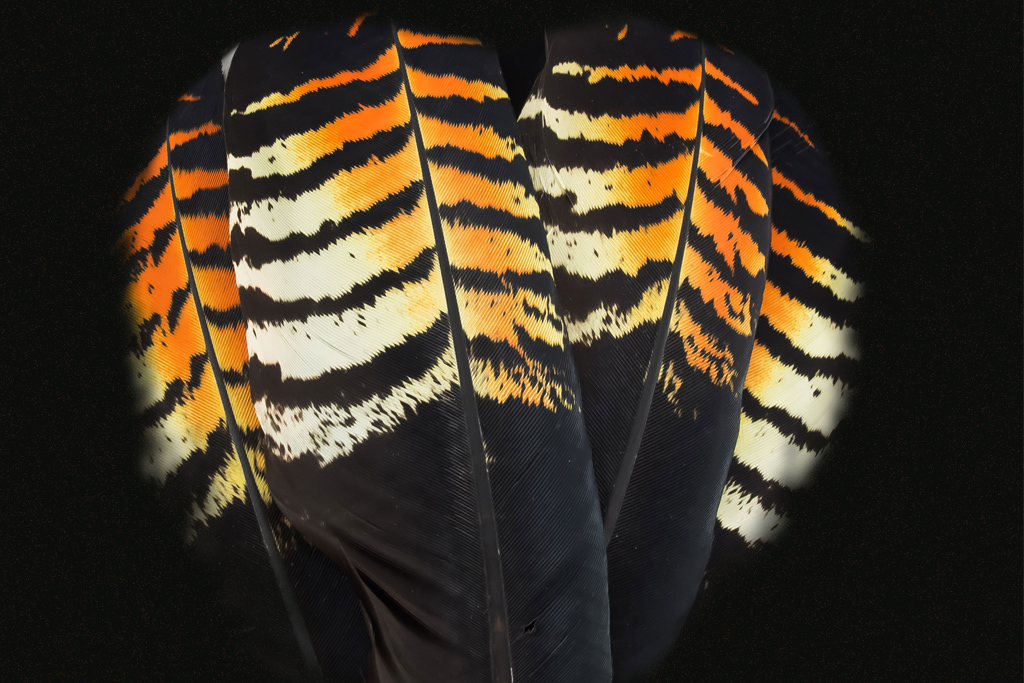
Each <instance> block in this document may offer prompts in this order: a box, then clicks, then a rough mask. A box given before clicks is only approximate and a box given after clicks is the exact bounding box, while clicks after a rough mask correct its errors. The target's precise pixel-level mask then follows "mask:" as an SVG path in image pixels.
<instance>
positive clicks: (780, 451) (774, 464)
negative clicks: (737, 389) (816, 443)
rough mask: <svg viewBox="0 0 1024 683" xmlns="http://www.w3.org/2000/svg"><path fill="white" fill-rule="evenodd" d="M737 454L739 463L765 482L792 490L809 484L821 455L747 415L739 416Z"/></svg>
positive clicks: (765, 421)
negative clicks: (778, 484) (774, 483)
mask: <svg viewBox="0 0 1024 683" xmlns="http://www.w3.org/2000/svg"><path fill="white" fill-rule="evenodd" d="M735 453H736V460H738V461H739V462H741V463H742V464H744V465H746V466H747V467H750V468H751V469H756V470H757V471H758V472H760V474H761V476H762V477H764V478H765V479H770V480H772V481H776V482H778V483H780V484H782V485H783V486H787V487H789V488H798V487H800V486H803V485H805V484H806V483H807V481H808V480H809V479H810V475H811V472H812V470H813V469H814V466H815V465H816V464H817V463H818V459H819V455H820V454H819V453H815V452H814V451H812V450H808V449H805V448H803V447H802V446H799V445H798V444H796V443H795V442H794V441H793V437H792V436H787V435H785V434H783V433H782V432H780V431H779V429H778V427H776V426H775V425H773V424H772V423H771V422H769V421H768V420H754V419H751V418H750V416H748V415H747V414H746V412H741V413H740V430H739V436H738V437H737V439H736V450H735Z"/></svg>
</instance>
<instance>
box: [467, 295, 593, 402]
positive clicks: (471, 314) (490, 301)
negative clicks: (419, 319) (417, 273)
mask: <svg viewBox="0 0 1024 683" xmlns="http://www.w3.org/2000/svg"><path fill="white" fill-rule="evenodd" d="M456 291H457V294H458V300H459V311H460V313H461V317H462V323H463V327H464V329H465V331H466V337H467V338H468V339H469V340H473V339H475V338H478V337H484V338H487V339H489V340H491V341H494V342H505V343H506V344H508V345H509V346H510V347H511V348H512V349H513V350H514V351H515V352H516V354H517V355H518V358H514V357H513V358H512V359H511V362H509V363H503V362H498V363H494V362H490V361H486V360H478V359H474V360H471V362H470V368H471V372H472V376H473V389H474V390H475V391H476V392H477V393H478V394H480V395H481V396H486V397H488V398H491V399H494V400H496V401H498V402H500V403H504V402H505V401H508V400H509V399H513V398H514V399H515V400H518V401H520V402H523V403H526V404H528V405H536V406H543V407H546V408H548V409H551V410H554V409H556V408H558V407H559V406H562V407H566V408H570V409H571V408H572V407H573V405H574V403H575V397H574V395H573V391H572V387H571V385H570V383H569V382H568V378H566V377H564V376H562V375H561V373H559V372H558V371H557V369H556V368H554V367H551V366H550V365H548V364H546V363H543V362H539V361H537V360H535V359H533V358H531V357H530V356H529V355H528V354H527V352H526V350H525V349H523V348H522V346H521V344H520V335H521V334H525V335H526V336H528V337H530V338H531V339H536V340H539V341H542V342H544V343H545V344H547V345H548V346H553V347H555V348H563V347H564V338H565V337H564V333H563V331H562V328H561V326H560V325H558V324H557V322H558V316H557V313H556V310H555V306H554V302H553V301H552V300H551V297H550V296H549V295H546V294H538V293H536V292H534V291H531V290H529V289H519V288H515V287H511V286H509V287H508V288H507V289H506V290H505V291H502V292H491V291H476V290H473V289H468V288H464V287H458V288H457V290H456Z"/></svg>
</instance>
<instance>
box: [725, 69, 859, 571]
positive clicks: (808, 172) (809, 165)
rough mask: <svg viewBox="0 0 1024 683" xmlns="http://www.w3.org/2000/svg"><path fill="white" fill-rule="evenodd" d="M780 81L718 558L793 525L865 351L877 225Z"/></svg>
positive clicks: (741, 551)
mask: <svg viewBox="0 0 1024 683" xmlns="http://www.w3.org/2000/svg"><path fill="white" fill-rule="evenodd" d="M774 92H775V111H774V112H773V113H772V122H771V125H770V127H769V131H768V136H769V142H768V146H769V147H770V148H771V166H772V204H771V219H772V237H771V254H770V256H769V259H768V272H767V282H766V284H765V292H764V304H763V306H762V309H761V320H760V322H759V323H758V328H757V334H756V340H755V344H754V349H753V355H752V357H751V361H750V370H749V372H748V375H747V381H746V384H745V386H744V394H743V410H742V413H741V416H740V428H739V437H738V439H737V443H736V454H735V459H734V461H733V463H732V465H731V468H730V471H729V476H728V480H727V482H726V486H725V492H724V494H723V497H722V503H721V506H720V507H719V510H718V522H717V528H716V532H715V534H716V539H715V553H714V557H713V558H712V564H717V563H718V562H722V561H732V560H733V559H736V558H740V557H742V556H743V555H745V554H746V553H748V552H750V551H752V550H756V548H757V547H759V546H760V545H762V544H764V543H768V542H771V541H773V540H775V539H777V538H778V537H779V534H780V533H781V532H782V531H783V530H784V529H785V527H786V514H785V511H786V507H787V492H788V491H791V490H793V489H796V488H799V487H802V486H806V485H807V484H808V483H809V481H810V480H811V478H812V476H813V472H814V470H815V469H816V468H817V467H818V465H819V464H820V462H821V460H822V458H823V456H824V455H825V453H826V451H827V450H828V447H829V442H830V437H831V436H832V433H833V432H834V430H835V429H836V427H837V425H838V424H839V423H840V422H841V420H842V418H843V416H844V414H845V412H846V409H847V407H848V405H849V401H850V398H851V396H852V394H853V391H852V388H851V387H852V386H853V383H854V381H855V372H856V366H857V362H858V360H859V358H860V353H859V351H858V346H857V335H856V330H854V329H853V328H852V327H851V326H850V320H851V318H852V316H853V313H854V308H855V305H856V302H857V300H858V299H859V298H860V297H861V296H862V294H863V291H864V285H863V282H862V281H863V278H862V276H861V275H860V273H859V272H858V261H859V259H858V250H859V248H861V245H863V244H865V243H867V235H866V234H865V233H864V231H863V230H861V229H860V228H858V227H857V226H856V225H854V224H853V222H852V221H851V220H850V219H849V217H848V216H849V214H848V209H847V208H846V206H845V202H844V201H843V199H842V197H841V196H840V194H839V192H838V186H837V182H836V179H835V176H834V174H833V173H832V170H831V168H830V166H829V162H828V158H827V157H826V155H825V152H824V147H823V145H822V142H821V141H820V139H819V138H818V136H817V134H816V133H815V131H814V129H813V126H812V125H811V122H810V121H809V120H808V118H807V116H806V115H805V114H804V113H803V111H802V110H801V109H800V107H799V105H798V104H797V103H796V102H795V100H794V99H793V97H792V96H791V95H790V94H788V93H787V92H785V91H784V90H782V89H780V88H778V87H775V88H774Z"/></svg>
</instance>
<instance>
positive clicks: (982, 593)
mask: <svg viewBox="0 0 1024 683" xmlns="http://www.w3.org/2000/svg"><path fill="white" fill-rule="evenodd" d="M399 5H400V4H399V3H378V5H377V7H378V8H379V10H380V13H381V14H384V15H394V14H395V13H396V12H401V13H402V14H403V15H404V16H405V17H408V18H410V19H412V20H413V21H414V22H425V23H426V24H428V25H433V26H436V27H439V28H442V29H445V30H449V31H452V32H456V33H464V34H470V35H476V36H478V37H480V38H482V39H484V40H486V41H488V42H491V43H492V44H497V45H498V46H507V45H512V44H514V43H515V42H517V41H519V40H522V39H526V38H528V37H530V36H531V35H534V34H539V33H540V32H541V31H542V30H543V28H544V27H556V26H559V25H564V24H570V23H576V22H579V21H582V20H586V19H588V18H594V17H599V16H602V15H605V14H607V13H610V12H615V13H618V12H624V11H625V10H626V7H625V5H621V6H616V5H594V4H593V3H582V2H581V3H562V4H557V5H555V4H552V5H550V6H547V5H525V4H523V3H515V2H511V1H510V2H504V3H497V4H494V6H488V5H485V4H484V3H482V2H480V3H453V4H451V5H446V6H442V5H437V6H435V7H428V6H427V3H420V4H418V5H410V6H399ZM892 5H893V6H890V4H889V3H887V2H866V3H856V4H850V3H843V4H835V5H833V4H832V3H827V2H813V3H800V4H793V5H787V6H784V7H780V6H778V4H777V3H770V4H769V3H766V4H764V5H760V4H758V5H756V6H755V5H753V4H752V3H744V4H735V3H713V2H706V1H705V2H699V1H695V2H686V3H682V2H681V3H650V2H648V3H639V4H632V5H630V6H629V8H628V11H629V12H630V13H635V14H642V15H645V16H646V17H648V18H652V19H655V20H659V21H661V22H663V23H666V24H669V25H672V26H674V27H677V28H680V29H684V30H687V31H691V32H695V33H697V34H699V35H701V36H702V37H705V38H709V39H711V40H713V41H715V42H718V43H721V44H724V45H727V46H729V47H731V48H733V49H735V50H737V51H740V52H743V53H745V54H746V55H748V56H749V57H751V58H752V59H753V60H754V61H756V62H757V63H759V64H760V65H761V66H762V67H763V68H764V69H765V70H766V71H767V72H768V73H769V74H771V75H772V76H773V77H774V78H775V80H776V81H777V82H779V83H780V84H781V85H782V86H784V87H786V88H787V89H789V90H790V91H791V92H793V93H794V95H796V97H797V98H798V100H799V101H801V102H802V104H803V105H804V108H805V109H806V111H807V113H808V114H809V116H810V117H811V118H812V119H813V120H814V121H815V122H816V123H817V127H818V130H819V132H820V134H821V137H822V139H823V140H824V141H825V143H826V146H827V148H828V150H829V151H830V156H831V158H832V161H833V164H834V167H835V169H836V172H837V175H838V176H839V178H840V179H841V183H842V186H843V188H844V190H845V192H846V195H847V197H848V199H849V201H850V203H851V204H852V205H853V206H855V207H856V211H855V218H856V219H857V222H858V224H859V225H860V226H861V227H863V228H864V229H865V230H866V231H867V232H868V233H869V234H870V235H871V236H872V238H873V242H872V246H871V248H870V249H869V250H868V258H867V263H866V270H867V273H868V277H869V282H870V292H869V293H868V295H867V297H866V298H865V299H863V312H862V315H861V318H860V320H859V321H858V325H859V329H862V330H863V338H862V340H863V341H862V349H863V352H864V353H863V357H864V362H863V366H864V369H863V372H862V374H861V377H860V392H859V394H858V400H857V402H856V404H855V407H854V410H853V413H852V415H851V416H850V418H849V419H848V420H847V422H846V423H845V425H844V426H843V427H841V429H840V431H839V433H838V435H837V440H836V448H835V450H834V451H833V454H832V457H831V460H830V461H829V464H828V465H827V466H825V467H824V468H822V470H821V474H820V476H819V477H818V479H817V480H816V482H815V484H814V486H813V487H812V488H810V489H809V490H807V491H805V492H803V493H802V494H801V495H800V496H799V498H798V500H797V505H796V510H795V512H794V514H793V523H792V526H791V529H792V531H791V533H790V535H789V537H788V538H787V539H786V540H785V541H784V542H783V543H782V544H781V545H780V546H779V547H777V548H775V549H773V550H772V551H769V552H766V553H765V554H764V555H763V556H762V557H761V558H760V559H759V560H757V561H755V562H751V563H749V564H748V565H745V566H742V567H739V568H736V569H735V570H734V571H733V572H731V573H730V574H728V575H727V576H725V577H723V579H722V580H721V581H720V582H719V584H718V585H717V586H716V587H713V590H712V591H710V592H709V593H708V594H707V595H706V596H705V598H704V600H703V602H702V603H701V604H700V605H699V607H698V608H697V609H696V610H695V612H694V613H693V615H692V616H691V618H690V620H689V622H688V623H687V626H686V627H685V629H684V631H683V633H682V634H681V638H680V642H679V644H678V646H677V647H676V649H675V651H674V652H673V655H672V657H671V658H670V660H669V661H668V662H666V664H665V666H664V667H663V669H662V670H661V672H660V673H659V675H658V679H657V680H664V681H675V680H706V679H722V680H736V679H740V678H748V679H780V680H804V679H821V678H836V677H841V678H843V679H848V680H878V679H890V678H892V679H894V680H922V679H960V680H966V679H977V680H982V679H989V680H1020V678H1021V664H1022V655H1021V653H1022V622H1021V612H1022V599H1021V580H1022V574H1021V548H1022V536H1021V521H1022V508H1021V486H1022V480H1021V461H1022V453H1021V438H1020V437H1021V427H1022V425H1021V414H1022V405H1021V396H1022V385H1021V343H1020V342H1021V336H1022V329H1021V320H1022V288H1021V283H1022V280H1021V262H1022V227H1024V226H1022V178H1021V159H1022V126H1024V124H1022V120H1021V113H1022V70H1021V53H1022V40H1021V35H1022V31H1021V26H1022V18H1021V7H1020V4H1019V3H989V4H988V5H987V9H984V10H983V11H982V10H978V9H971V10H969V9H967V7H966V3H965V4H964V5H963V6H960V5H958V4H956V3H948V2H927V3H925V2H918V3H914V4H911V3H892ZM82 6H83V8H84V7H86V6H87V5H86V4H85V3H83V4H82ZM104 7H105V9H99V8H98V7H94V8H92V9H83V10H82V11H81V12H79V13H58V12H56V11H54V10H50V9H47V4H45V3H42V2H38V3H34V4H29V3H22V4H21V8H20V9H18V10H14V11H13V12H12V11H11V10H10V9H7V10H4V12H5V14H7V17H5V19H4V26H5V37H4V41H3V43H4V47H3V51H4V54H5V56H4V61H3V72H2V73H3V75H2V81H0V84H2V88H0V93H2V97H3V98H4V103H3V127H2V130H0V140H2V145H3V155H2V160H3V161H2V176H0V188H2V196H3V197H4V199H3V204H2V206H3V211H2V213H0V221H2V222H0V236H2V237H0V239H2V246H0V254H2V256H0V258H2V259H3V260H2V268H0V273H2V274H0V278H2V279H0V283H2V291H0V306H2V309H0V310H2V311H3V313H2V318H0V340H2V341H0V344H2V346H3V353H2V354H0V358H2V361H3V372H2V375H0V380H2V382H3V389H4V391H3V401H2V406H3V407H2V413H0V471H2V472H3V480H4V481H3V487H2V495H0V500H2V508H3V517H2V527H0V528H2V530H3V531H2V534H3V536H2V538H3V550H2V562H3V573H2V574H0V579H2V581H0V585H2V589H0V590H2V591H3V593H2V594H3V600H2V614H0V629H2V636H3V639H2V642H3V644H4V649H5V652H4V653H3V656H2V659H0V661H2V662H3V664H0V667H2V668H3V669H5V670H6V671H7V673H6V674H5V675H4V676H3V677H4V678H7V679H8V680H11V679H13V680H21V679H30V680H54V679H58V680H60V679H71V680H84V679H86V678H87V677H88V678H91V677H94V676H97V675H102V676H104V677H105V678H106V679H107V680H169V681H186V680H211V679H215V680H222V679H223V680H234V679H236V678H237V679H238V680H244V677H249V679H250V680H252V679H253V678H252V676H251V674H252V671H251V668H248V667H249V665H248V664H247V663H246V662H243V661H239V660H238V658H237V657H234V656H233V655H232V654H231V652H230V651H229V650H228V649H227V646H226V644H225V643H224V642H221V641H220V640H219V639H218V638H217V636H216V633H217V628H218V626H220V625H222V621H223V620H222V617H221V616H219V615H218V612H217V609H216V605H215V604H214V603H213V602H212V598H211V594H210V593H209V585H208V583H207V582H205V579H204V577H203V576H202V575H201V574H199V573H198V572H197V569H196V567H194V566H192V565H191V564H189V563H188V561H187V560H186V559H185V558H184V556H183V555H182V554H181V552H180V551H178V550H176V548H177V538H178V536H177V532H176V530H175V529H174V528H172V525H171V524H170V523H169V522H167V521H166V520H164V519H163V518H161V517H159V516H157V515H156V514H155V512H154V510H153V508H152V506H151V505H150V504H149V502H148V498H147V497H146V495H145V494H144V493H143V492H142V491H140V490H139V488H138V484H137V479H136V477H135V472H134V461H135V453H136V451H137V435H136V434H135V433H134V432H133V431H132V430H131V422H130V421H129V419H128V415H129V406H130V400H129V395H128V392H127V387H126V384H125V381H124V373H123V370H122V367H123V366H122V362H121V357H122V355H123V353H124V349H125V344H124V339H123V337H122V336H121V329H120V327H119V318H118V317H117V316H118V314H117V309H116V307H115V303H116V301H117V300H118V290H117V281H116V273H115V270H116V267H115V264H114V262H113V260H112V258H111V256H110V247H111V245H112V244H113V241H114V239H115V237H116V229H115V225H114V217H113V210H114V207H115V205H116V202H117V199H118V197H119V196H120V194H121V193H122V192H123V191H124V190H125V189H126V188H127V187H128V185H129V184H130V183H131V180H132V178H133V177H134V175H135V173H136V172H137V171H138V169H139V165H140V164H141V163H142V162H144V161H145V160H144V159H143V158H142V157H143V155H144V153H145V151H144V149H143V147H144V144H145V143H146V141H147V140H148V139H149V138H150V136H151V135H152V134H153V133H154V132H156V131H157V130H158V129H159V127H160V126H161V125H162V122H163V120H164V117H165V116H166V114H167V113H168V112H169V111H170V109H171V107H172V106H173V104H174V101H175V99H176V98H177V96H178V95H179V94H181V93H182V92H184V91H185V90H186V88H187V87H188V86H189V85H190V84H191V83H192V82H194V81H195V80H197V79H198V78H199V77H200V76H202V75H203V73H205V71H206V70H207V69H208V68H209V67H210V66H211V65H213V64H215V63H216V62H217V61H218V60H219V58H220V56H221V54H222V52H223V51H225V50H226V49H227V48H228V47H230V46H231V45H232V44H234V43H235V42H238V41H239V40H242V39H245V38H247V37H250V36H253V35H255V34H259V33H263V32H266V31H272V30H276V29H281V30H282V35H286V34H285V33H284V29H287V28H289V27H291V26H301V25H303V24H310V23H327V22H333V21H340V20H345V19H348V18H350V17H352V16H354V15H356V14H359V13H361V12H362V11H363V9H364V6H361V5H345V4H343V3H340V2H331V3H324V2H320V3H285V2H275V3H270V2H261V3H256V2H252V3H245V4H243V3H238V2H233V3H226V4H224V5H219V6H216V7H209V8H208V7H204V6H202V5H200V6H186V5H184V4H182V3H177V4H168V5H157V4H155V3H154V4H152V6H150V5H149V4H148V3H145V4H141V3H140V4H139V5H136V6H131V7H128V6H124V7H118V6H116V5H114V4H110V5H104ZM12 218H13V220H12ZM12 665H13V670H12V669H11V667H12Z"/></svg>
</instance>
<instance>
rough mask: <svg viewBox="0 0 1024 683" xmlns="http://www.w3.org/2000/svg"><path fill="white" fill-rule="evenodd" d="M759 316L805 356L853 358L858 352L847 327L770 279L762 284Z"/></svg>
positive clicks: (855, 342) (854, 336)
mask: <svg viewBox="0 0 1024 683" xmlns="http://www.w3.org/2000/svg"><path fill="white" fill-rule="evenodd" d="M761 318H763V319H765V320H767V321H768V324H770V325H771V326H772V327H774V328H775V329H776V330H778V331H779V332H781V333H782V334H784V335H786V338H787V339H789V340H790V341H791V342H792V343H793V345H794V346H796V347H797V348H798V349H800V350H801V351H803V352H804V353H806V354H807V355H809V356H813V357H815V358H835V357H836V356H839V355H844V356H846V357H847V358H851V359H853V360H856V359H857V358H858V357H859V356H860V352H859V349H858V348H857V338H856V335H855V334H854V332H853V330H852V329H851V328H846V327H840V326H839V325H836V324H835V323H833V322H832V321H831V320H829V319H828V318H826V317H825V316H823V315H822V314H820V313H818V312H817V311H816V310H814V309H813V308H811V307H809V306H806V305H805V304H804V303H803V302H802V301H800V300H798V299H794V298H792V297H790V296H788V295H786V294H783V293H782V291H781V290H780V289H779V288H778V287H777V286H776V285H775V284H774V283H772V281H771V280H768V281H767V282H766V283H765V286H764V301H763V302H762V303H761Z"/></svg>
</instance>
